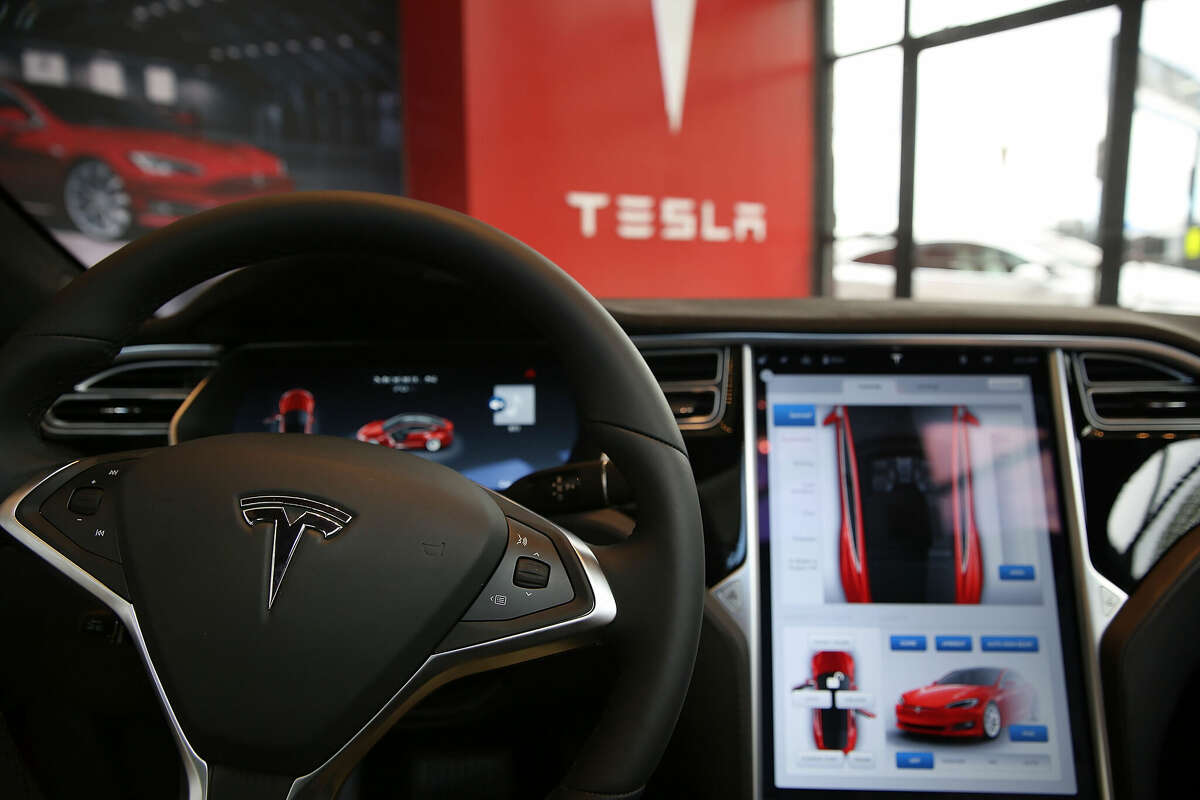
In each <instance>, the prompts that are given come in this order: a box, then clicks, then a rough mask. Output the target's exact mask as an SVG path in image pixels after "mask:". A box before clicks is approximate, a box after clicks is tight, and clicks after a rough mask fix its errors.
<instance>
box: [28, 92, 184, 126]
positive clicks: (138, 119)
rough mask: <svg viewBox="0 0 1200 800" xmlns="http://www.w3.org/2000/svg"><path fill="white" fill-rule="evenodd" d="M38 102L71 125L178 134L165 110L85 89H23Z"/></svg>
mask: <svg viewBox="0 0 1200 800" xmlns="http://www.w3.org/2000/svg"><path fill="white" fill-rule="evenodd" d="M21 88H23V89H24V90H25V92H26V93H27V94H29V95H31V96H32V97H33V98H34V99H35V100H36V101H37V102H39V103H41V104H42V105H43V106H45V107H46V109H47V110H48V111H49V112H50V113H51V114H53V115H54V116H56V117H58V118H59V119H60V120H62V121H63V122H66V123H68V124H70V125H97V126H104V127H112V128H141V129H145V130H155V131H170V132H178V131H180V130H181V129H180V127H179V126H178V125H175V124H173V123H172V122H171V121H170V119H169V118H168V117H167V115H166V113H165V112H164V111H162V110H159V111H155V110H154V109H153V108H150V107H148V106H143V105H140V104H138V103H134V102H130V101H128V100H118V99H116V98H113V97H105V96H104V95H102V94H97V93H95V92H89V91H85V90H82V89H60V88H57V87H51V86H39V87H36V88H34V87H29V86H24V87H21Z"/></svg>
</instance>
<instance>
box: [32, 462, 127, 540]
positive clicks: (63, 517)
mask: <svg viewBox="0 0 1200 800" xmlns="http://www.w3.org/2000/svg"><path fill="white" fill-rule="evenodd" d="M128 463H129V462H123V461H118V462H115V463H111V464H99V465H97V466H94V467H91V468H89V469H86V470H84V471H83V472H81V473H79V474H78V475H76V476H75V477H74V478H72V479H71V480H69V481H67V482H66V483H65V484H63V485H62V486H60V487H59V488H58V489H57V490H56V491H55V492H54V494H52V495H50V497H48V498H46V502H44V503H42V507H41V512H42V516H43V517H45V519H46V521H47V522H49V523H50V524H51V525H53V526H54V527H55V528H57V529H58V530H60V531H62V532H63V534H64V535H66V537H67V538H68V539H70V540H71V541H72V542H74V543H75V544H77V545H79V546H80V547H82V548H83V549H84V550H87V551H88V552H89V553H93V554H95V555H98V556H101V557H103V558H107V559H109V560H110V561H117V562H119V561H120V560H121V549H120V546H119V545H118V544H117V527H118V522H117V514H116V509H115V507H114V504H113V502H112V499H111V498H112V494H113V490H115V489H116V487H117V484H118V482H119V481H120V480H121V475H122V473H123V472H124V471H125V466H126V465H127V464H128Z"/></svg>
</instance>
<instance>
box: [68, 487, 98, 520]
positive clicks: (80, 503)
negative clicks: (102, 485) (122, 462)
mask: <svg viewBox="0 0 1200 800" xmlns="http://www.w3.org/2000/svg"><path fill="white" fill-rule="evenodd" d="M103 499H104V490H103V489H97V488H95V487H94V486H84V487H82V488H79V489H76V490H75V491H73V492H71V499H70V500H68V501H67V509H68V510H69V511H70V512H71V513H72V514H79V515H80V516H84V517H90V516H91V515H92V514H95V513H96V512H97V511H98V510H99V509H100V501H101V500H103Z"/></svg>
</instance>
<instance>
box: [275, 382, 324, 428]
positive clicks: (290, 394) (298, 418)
mask: <svg viewBox="0 0 1200 800" xmlns="http://www.w3.org/2000/svg"><path fill="white" fill-rule="evenodd" d="M316 422H317V401H316V400H315V399H314V398H313V396H312V392H310V391H308V390H307V389H288V390H287V391H286V392H284V393H283V394H282V395H280V397H279V411H278V413H276V414H275V415H274V416H272V417H268V418H267V423H268V424H270V425H271V426H272V427H273V428H274V429H275V430H276V431H277V432H279V433H312V432H313V426H314V425H316Z"/></svg>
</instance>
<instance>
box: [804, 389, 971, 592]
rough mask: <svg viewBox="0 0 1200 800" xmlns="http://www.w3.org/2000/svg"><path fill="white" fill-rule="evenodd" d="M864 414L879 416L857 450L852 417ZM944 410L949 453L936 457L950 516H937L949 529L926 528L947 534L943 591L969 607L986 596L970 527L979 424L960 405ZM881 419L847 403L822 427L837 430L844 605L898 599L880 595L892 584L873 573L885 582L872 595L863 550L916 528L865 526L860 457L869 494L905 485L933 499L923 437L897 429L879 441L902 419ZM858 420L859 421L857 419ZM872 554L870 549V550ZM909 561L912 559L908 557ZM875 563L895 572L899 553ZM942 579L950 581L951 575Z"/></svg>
mask: <svg viewBox="0 0 1200 800" xmlns="http://www.w3.org/2000/svg"><path fill="white" fill-rule="evenodd" d="M868 411H870V412H872V413H874V414H875V415H876V416H875V417H874V418H871V419H866V422H867V423H871V425H870V426H869V429H870V431H871V432H872V433H873V434H874V435H873V436H871V437H870V438H869V439H868V442H867V443H866V444H862V445H859V444H856V442H855V434H854V426H853V425H852V424H851V416H852V414H858V413H862V414H865V413H866V412H868ZM934 411H936V409H935V410H934ZM948 411H949V417H950V418H949V420H947V422H949V424H948V425H941V430H942V431H946V432H948V433H949V439H948V440H947V439H946V437H945V436H944V435H943V436H942V438H941V442H942V445H943V446H944V447H946V448H948V450H949V452H948V453H946V452H945V451H944V450H943V449H942V447H939V448H937V449H939V450H941V452H939V453H937V454H935V455H936V456H937V457H938V458H940V459H941V463H943V464H946V462H947V460H948V468H949V483H950V486H949V487H948V488H949V492H948V493H949V495H950V508H949V518H948V519H946V518H941V517H939V518H938V519H946V523H948V524H943V523H940V522H939V523H937V524H936V525H935V524H934V522H933V518H931V519H930V522H929V523H928V524H929V526H930V527H931V528H935V529H937V530H941V531H945V533H943V534H942V535H947V534H948V535H949V537H950V538H951V540H952V545H951V547H950V549H948V550H947V552H952V554H953V564H952V571H953V586H952V587H951V586H949V584H943V585H945V586H946V588H945V590H944V591H945V592H946V593H947V600H952V601H953V602H955V603H964V604H971V603H978V602H979V601H980V597H981V595H982V592H983V559H982V551H981V548H980V543H979V529H978V526H977V525H976V522H975V496H974V477H973V474H972V468H971V447H970V441H969V437H968V433H969V429H970V427H973V426H978V425H979V420H978V419H977V418H976V417H975V415H974V414H972V413H971V412H970V411H969V410H968V409H967V408H966V407H965V406H953V407H952V408H949V409H948ZM878 414H879V409H858V410H856V409H854V408H853V407H849V406H834V407H833V408H832V410H831V411H830V412H829V414H828V415H826V417H825V419H824V424H825V425H827V426H833V427H834V429H835V437H836V438H835V454H836V459H837V469H838V501H839V508H840V511H841V514H840V521H839V527H838V533H837V536H838V569H839V573H840V577H841V583H842V590H843V592H844V593H845V597H846V602H849V603H870V602H897V600H895V599H893V598H891V597H883V596H879V595H881V594H883V595H886V594H888V593H889V590H890V592H891V593H893V594H894V593H895V589H896V586H895V585H894V584H895V583H896V581H895V580H891V581H889V580H888V579H881V578H879V577H878V576H875V579H876V581H877V584H878V583H882V584H883V585H882V587H881V586H880V585H876V587H875V591H874V592H873V591H872V574H871V569H870V567H869V563H870V562H871V552H868V547H867V541H868V539H869V538H870V535H869V534H871V533H872V532H874V536H875V537H880V536H884V537H887V536H891V537H907V538H908V539H911V538H912V537H911V533H912V530H911V526H912V525H913V524H916V523H914V522H913V521H912V520H911V519H907V518H894V519H891V520H886V519H885V520H882V521H881V520H880V519H879V518H878V515H877V517H876V519H875V521H874V522H873V523H870V524H869V523H868V521H867V518H866V517H865V516H864V514H863V507H864V505H863V483H862V480H861V479H860V460H861V462H862V464H861V469H863V470H866V471H867V473H868V475H869V481H868V483H867V487H868V488H869V489H871V490H873V491H875V492H877V493H879V492H883V493H886V492H892V491H894V490H895V489H896V488H897V485H898V484H904V485H905V486H906V487H907V488H910V489H912V490H915V491H916V493H918V494H920V495H921V496H922V497H924V498H925V499H924V500H922V501H920V502H921V505H922V506H924V505H925V504H926V503H930V504H932V503H934V502H936V494H937V492H936V488H935V487H933V486H931V485H930V483H931V478H930V469H931V468H930V464H929V461H930V460H932V458H931V457H930V454H929V453H926V452H924V451H923V450H922V447H924V446H925V445H924V444H923V442H922V440H921V438H920V437H919V436H918V435H916V434H915V433H914V432H912V431H909V432H907V433H905V432H902V431H896V432H895V435H893V436H887V437H881V436H880V434H879V429H880V428H881V427H888V428H893V427H894V428H899V427H900V426H901V422H900V421H899V419H900V418H899V417H897V418H896V421H894V422H893V421H892V420H891V418H888V419H883V420H882V424H881V419H882V418H880V417H879V416H878ZM942 414H945V411H939V412H938V415H939V417H940V415H942ZM861 421H863V420H862V419H860V422H861ZM939 424H940V423H939ZM868 451H869V452H868ZM946 456H948V459H946ZM906 524H907V525H909V526H910V530H904V526H905V525H906ZM881 528H882V530H881ZM868 529H870V530H868ZM947 529H948V530H947ZM930 535H932V532H930ZM875 541H876V543H877V544H878V543H879V539H878V538H876V539H875ZM874 549H875V548H872V552H873V551H874ZM906 557H908V558H914V557H917V556H914V555H913V554H911V553H910V554H909V555H908V556H906ZM878 558H880V559H883V563H884V566H885V567H887V566H889V564H888V561H889V560H890V561H891V562H893V563H892V564H891V566H892V567H893V569H894V565H895V562H897V559H898V556H897V554H896V553H895V552H892V553H889V554H886V555H883V556H878ZM919 558H920V559H922V560H923V559H924V558H926V556H925V555H921V556H919ZM876 566H878V564H877V565H876ZM943 574H946V576H947V578H949V573H948V572H946V573H943ZM891 577H894V576H891ZM881 588H882V590H883V591H882V592H881ZM951 591H952V592H953V594H952V597H950V596H949V593H950V592H951ZM927 601H929V600H927Z"/></svg>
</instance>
